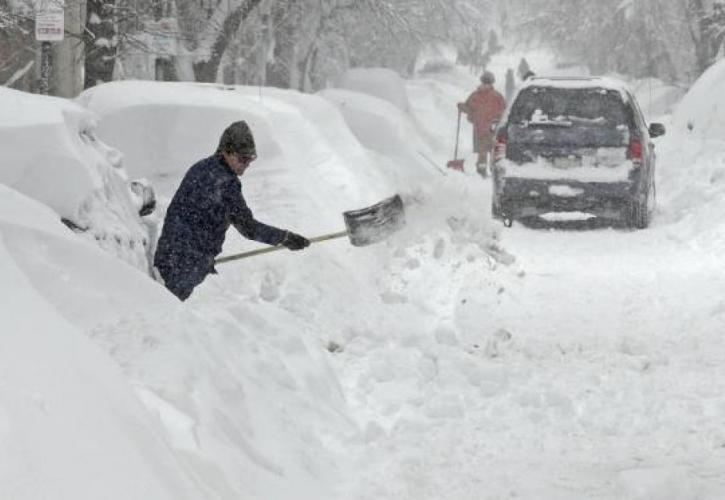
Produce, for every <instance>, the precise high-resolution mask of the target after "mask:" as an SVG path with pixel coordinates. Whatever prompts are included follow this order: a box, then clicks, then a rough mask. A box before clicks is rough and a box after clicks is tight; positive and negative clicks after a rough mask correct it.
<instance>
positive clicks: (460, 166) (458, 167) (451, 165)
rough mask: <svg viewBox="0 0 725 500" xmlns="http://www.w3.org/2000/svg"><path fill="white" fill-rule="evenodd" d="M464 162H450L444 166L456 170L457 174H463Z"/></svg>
mask: <svg viewBox="0 0 725 500" xmlns="http://www.w3.org/2000/svg"><path fill="white" fill-rule="evenodd" d="M464 162H465V160H451V161H449V162H448V164H447V165H446V166H447V167H448V168H452V169H453V170H458V171H459V172H463V163H464Z"/></svg>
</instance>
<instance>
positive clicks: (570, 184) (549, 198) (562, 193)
mask: <svg viewBox="0 0 725 500" xmlns="http://www.w3.org/2000/svg"><path fill="white" fill-rule="evenodd" d="M636 186H637V184H636V182H634V181H631V180H630V181H621V182H581V181H571V180H539V179H524V178H517V177H495V178H494V189H495V195H494V196H495V199H494V203H496V204H498V207H499V208H500V212H501V214H502V215H504V216H505V217H507V218H514V219H515V218H520V217H529V216H537V215H542V214H545V213H549V212H585V213H589V214H592V215H595V216H597V217H605V218H618V217H620V215H621V213H622V210H623V209H625V208H626V207H627V206H628V205H629V204H630V202H631V200H633V199H634V198H635V197H636V192H637V188H636Z"/></svg>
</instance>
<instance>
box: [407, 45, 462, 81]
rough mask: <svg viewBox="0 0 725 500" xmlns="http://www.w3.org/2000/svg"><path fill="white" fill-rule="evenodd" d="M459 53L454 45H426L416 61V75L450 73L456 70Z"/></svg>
mask: <svg viewBox="0 0 725 500" xmlns="http://www.w3.org/2000/svg"><path fill="white" fill-rule="evenodd" d="M457 59H458V51H457V49H456V48H455V46H453V45H449V44H445V43H435V44H429V45H426V46H425V47H424V48H423V49H422V50H421V51H420V53H419V54H418V57H417V58H416V60H415V74H416V75H417V76H425V75H426V74H428V73H438V72H450V71H451V70H453V69H454V68H455V65H456V60H457Z"/></svg>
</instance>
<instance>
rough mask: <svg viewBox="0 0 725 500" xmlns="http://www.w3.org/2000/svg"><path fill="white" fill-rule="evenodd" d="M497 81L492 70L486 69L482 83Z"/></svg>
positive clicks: (491, 83) (482, 76)
mask: <svg viewBox="0 0 725 500" xmlns="http://www.w3.org/2000/svg"><path fill="white" fill-rule="evenodd" d="M495 81H496V77H495V76H494V74H493V73H491V72H490V71H484V72H483V74H482V75H481V83H483V84H484V85H485V84H488V85H493V84H494V82H495Z"/></svg>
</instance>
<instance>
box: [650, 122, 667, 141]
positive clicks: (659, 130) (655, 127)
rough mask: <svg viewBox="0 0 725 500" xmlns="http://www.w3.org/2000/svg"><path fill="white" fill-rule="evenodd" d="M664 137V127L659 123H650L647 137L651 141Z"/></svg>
mask: <svg viewBox="0 0 725 500" xmlns="http://www.w3.org/2000/svg"><path fill="white" fill-rule="evenodd" d="M662 135H665V126H664V125H662V124H661V123H650V125H649V136H650V137H652V138H653V139H654V138H655V137H660V136H662Z"/></svg>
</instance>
